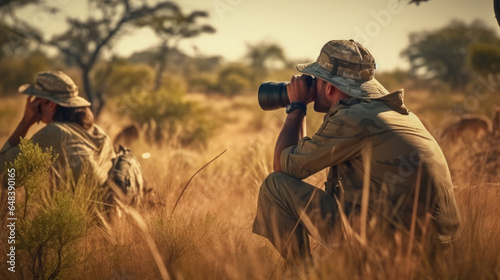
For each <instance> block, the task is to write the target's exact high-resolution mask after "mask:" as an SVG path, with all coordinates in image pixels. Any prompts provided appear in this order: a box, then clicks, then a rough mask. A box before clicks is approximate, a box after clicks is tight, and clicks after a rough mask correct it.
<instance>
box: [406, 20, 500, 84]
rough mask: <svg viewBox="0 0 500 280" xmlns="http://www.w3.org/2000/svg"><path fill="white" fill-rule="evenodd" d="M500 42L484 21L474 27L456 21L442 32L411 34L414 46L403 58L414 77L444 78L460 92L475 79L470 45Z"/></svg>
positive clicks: (409, 48) (439, 30) (442, 29)
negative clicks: (470, 56)
mask: <svg viewBox="0 0 500 280" xmlns="http://www.w3.org/2000/svg"><path fill="white" fill-rule="evenodd" d="M499 42H500V40H499V39H498V37H497V36H496V34H495V32H494V30H492V29H490V28H488V27H486V26H485V24H484V23H482V22H481V21H475V22H473V23H471V24H470V25H467V24H465V23H463V22H461V21H452V22H451V23H450V24H448V25H447V26H445V27H443V28H440V29H438V30H434V31H423V32H414V33H411V34H410V44H409V46H408V47H407V48H406V49H405V50H403V52H402V53H401V55H402V56H403V57H406V58H407V59H408V60H409V62H410V72H411V73H412V74H413V75H415V76H423V77H426V78H436V79H440V80H442V81H444V82H447V83H449V84H450V85H451V86H452V88H454V89H459V88H461V87H463V86H464V85H466V84H467V83H468V82H469V80H470V78H471V68H470V65H469V63H468V61H467V59H468V56H469V48H470V46H471V45H472V44H473V43H484V44H489V45H497V44H498V43H499Z"/></svg>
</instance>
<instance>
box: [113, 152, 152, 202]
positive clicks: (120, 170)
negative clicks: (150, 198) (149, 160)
mask: <svg viewBox="0 0 500 280" xmlns="http://www.w3.org/2000/svg"><path fill="white" fill-rule="evenodd" d="M108 182H110V183H111V184H108V186H109V187H110V189H111V190H110V191H111V193H112V194H111V196H112V197H114V196H115V195H116V196H117V198H118V199H120V200H121V201H122V202H125V201H127V202H128V203H129V204H137V203H140V202H141V201H142V200H143V198H144V194H145V189H146V188H145V185H146V182H145V181H144V178H143V177H142V171H141V164H140V163H139V161H138V160H137V159H136V158H135V157H134V156H133V155H132V153H131V152H130V149H128V148H126V147H123V146H122V145H120V146H119V147H118V151H117V152H116V158H115V159H114V160H113V166H112V167H111V170H110V171H109V178H108ZM113 193H114V194H115V195H113ZM123 200H125V201H123Z"/></svg>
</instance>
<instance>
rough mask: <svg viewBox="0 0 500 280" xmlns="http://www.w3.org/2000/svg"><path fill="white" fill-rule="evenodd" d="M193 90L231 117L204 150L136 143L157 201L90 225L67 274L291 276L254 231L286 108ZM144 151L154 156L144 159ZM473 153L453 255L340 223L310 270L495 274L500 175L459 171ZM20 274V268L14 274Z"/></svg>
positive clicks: (346, 275)
mask: <svg viewBox="0 0 500 280" xmlns="http://www.w3.org/2000/svg"><path fill="white" fill-rule="evenodd" d="M194 98H200V99H203V101H204V102H205V103H206V105H207V109H206V110H209V109H208V108H210V107H211V108H218V110H216V112H214V114H212V116H213V117H214V118H215V119H219V120H220V119H221V118H223V117H224V116H226V119H225V120H224V121H222V125H221V126H220V127H219V129H218V130H217V131H216V133H217V136H216V137H215V138H213V139H212V141H211V142H210V143H209V144H208V146H207V148H206V149H197V150H192V149H186V148H180V146H179V145H176V143H164V145H162V146H161V147H157V146H154V145H149V144H146V142H144V141H139V142H138V143H135V144H134V146H133V147H132V148H133V152H134V153H135V154H136V156H138V157H139V158H140V161H141V164H142V167H143V171H144V176H145V178H146V180H147V184H148V186H149V187H151V188H153V189H154V190H155V195H156V198H155V204H154V205H153V206H151V205H142V206H141V207H139V208H138V209H137V213H136V214H133V215H130V214H127V213H126V212H124V213H122V214H123V215H122V217H121V218H118V219H116V220H115V221H114V222H113V223H111V224H110V225H109V227H108V228H106V227H103V226H96V227H93V228H92V229H90V230H88V232H87V233H86V235H85V236H84V237H82V238H81V239H80V240H79V241H78V244H77V248H78V249H77V250H76V251H75V253H76V255H75V258H77V259H78V262H76V263H75V264H74V265H73V266H71V267H66V268H65V269H66V272H65V274H64V275H66V277H67V279H162V278H164V277H165V276H164V275H162V270H165V271H167V274H168V276H167V277H168V278H171V279H282V278H287V277H289V276H290V272H289V271H286V270H285V266H284V262H283V260H282V259H281V258H280V257H279V254H278V253H277V252H276V251H275V249H274V248H273V247H272V245H271V244H270V243H269V242H268V241H267V240H265V239H264V238H261V237H259V236H256V235H254V234H252V233H251V227H252V222H253V218H254V215H255V210H256V204H257V194H258V189H259V187H260V184H261V182H262V181H263V179H264V178H265V177H266V175H267V174H268V173H269V172H271V168H272V166H271V162H272V154H273V149H274V143H275V140H276V137H277V134H278V132H279V129H280V125H281V122H282V118H283V114H282V112H266V113H262V112H261V111H260V109H259V108H258V107H256V106H257V105H256V100H255V97H254V96H243V97H237V98H235V99H232V100H226V99H224V98H222V99H220V98H218V99H214V100H211V99H208V98H207V99H205V98H204V97H200V96H196V97H194ZM233 104H236V105H235V106H233ZM410 109H411V106H410ZM311 111H312V110H311ZM309 115H310V116H311V117H309V116H308V118H310V120H309V122H310V125H311V126H317V124H318V123H320V122H321V118H322V116H321V115H314V114H309ZM106 116H107V117H108V118H107V119H105V120H101V122H102V123H103V124H104V125H103V126H106V124H112V123H113V119H112V118H113V116H112V115H111V114H108V115H106ZM4 130H11V128H6V129H4ZM311 131H314V129H313V128H310V133H312V132H311ZM0 140H6V137H2V139H0ZM225 149H227V152H226V153H225V154H223V155H222V156H221V157H220V158H218V159H217V160H215V161H214V162H213V163H211V164H210V165H208V166H207V167H206V168H205V169H204V170H202V171H201V172H200V173H199V174H197V175H196V176H195V177H194V178H193V180H192V181H191V182H190V184H189V185H188V186H187V188H186V190H185V192H184V194H183V195H182V197H180V199H179V195H180V194H181V192H182V190H183V188H184V186H185V185H186V183H187V181H188V180H189V178H190V177H191V176H192V175H193V174H194V173H195V172H196V171H197V170H198V169H199V168H201V167H202V166H203V165H204V164H205V163H207V162H209V161H210V160H211V159H213V158H214V157H215V156H216V155H218V154H219V153H220V152H222V151H223V150H225ZM143 153H150V154H151V157H150V158H147V159H141V157H140V155H141V154H143ZM466 161H467V158H465V159H462V161H458V162H456V163H454V164H453V166H452V172H453V174H454V180H455V181H456V183H457V186H459V188H457V189H455V194H456V197H457V202H458V204H459V208H460V211H461V216H462V228H461V232H460V234H459V237H458V239H457V241H456V242H455V244H454V246H453V250H452V251H450V252H449V253H448V254H447V255H439V256H436V257H429V255H428V254H427V253H426V252H425V251H422V247H421V246H420V245H419V243H418V242H416V243H415V246H413V250H412V251H411V252H410V253H408V248H409V243H408V242H409V240H408V239H407V238H406V237H405V236H404V235H403V234H399V233H392V234H390V235H383V234H381V233H380V232H379V231H376V230H375V229H373V228H372V227H371V226H370V224H368V226H367V227H366V228H364V229H363V231H364V232H365V233H363V236H364V240H365V241H364V242H360V241H359V240H358V239H356V238H353V234H355V235H360V234H361V231H360V229H359V228H357V227H348V228H347V229H348V230H346V228H344V229H342V228H339V230H338V232H336V237H335V240H334V241H333V242H332V244H330V245H329V246H328V247H324V246H323V245H321V244H319V243H317V242H313V244H312V246H313V252H312V253H313V257H314V259H315V265H314V267H312V268H311V269H310V274H309V278H310V279H498V278H499V277H500V234H498V233H499V232H500V204H499V203H498V200H499V199H500V193H499V192H500V182H498V181H497V182H492V181H489V182H487V183H486V182H483V181H481V178H478V177H477V176H467V174H462V173H460V174H459V172H458V171H459V170H463V169H466V165H465V162H466ZM478 164H480V163H478ZM459 175H460V176H459ZM325 177H326V174H325V173H323V172H321V173H319V174H316V175H315V176H312V177H311V178H308V182H309V183H311V184H313V185H316V186H321V184H322V182H323V180H324V179H325ZM465 178H466V179H467V180H465ZM457 180H460V181H457ZM178 199H179V204H178V206H177V209H176V210H175V213H173V214H172V208H173V207H174V204H175V202H176V201H177V200H178ZM134 215H135V217H134ZM137 215H138V216H137ZM138 219H139V220H140V222H138ZM141 223H142V224H141ZM345 226H347V224H346V225H345ZM151 242H153V244H154V246H152V245H151ZM6 249H7V248H6V243H5V242H3V243H2V244H1V245H0V250H1V254H2V257H0V259H1V261H2V265H1V268H0V269H1V272H0V277H1V278H2V279H10V278H5V277H13V274H9V273H7V272H6V267H5V262H4V261H3V258H4V257H5V252H6V251H5V250H6ZM159 259H160V260H161V264H158V260H159ZM20 265H22V264H20ZM295 276H297V275H295ZM15 277H18V278H19V277H20V275H19V274H15V275H14V278H12V279H15ZM298 277H299V278H300V274H299V275H298Z"/></svg>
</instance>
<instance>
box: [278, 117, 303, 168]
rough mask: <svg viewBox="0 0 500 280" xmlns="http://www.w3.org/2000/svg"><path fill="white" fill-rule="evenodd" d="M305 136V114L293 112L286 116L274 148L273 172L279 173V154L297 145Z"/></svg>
mask: <svg viewBox="0 0 500 280" xmlns="http://www.w3.org/2000/svg"><path fill="white" fill-rule="evenodd" d="M304 136H306V114H305V112H304V111H302V110H294V111H293V112H291V113H290V114H288V115H287V116H286V120H285V124H284V125H283V128H282V129H281V132H280V135H279V136H278V141H276V147H275V148H274V172H281V152H283V150H284V149H286V148H288V147H290V146H293V145H297V143H299V140H300V139H302V138H303V137H304Z"/></svg>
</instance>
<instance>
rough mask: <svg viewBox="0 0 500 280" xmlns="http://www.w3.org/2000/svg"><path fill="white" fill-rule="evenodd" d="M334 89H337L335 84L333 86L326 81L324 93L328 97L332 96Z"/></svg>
mask: <svg viewBox="0 0 500 280" xmlns="http://www.w3.org/2000/svg"><path fill="white" fill-rule="evenodd" d="M336 90H337V88H335V86H333V85H332V84H330V83H326V94H327V95H328V96H329V97H331V96H333V94H334V93H335V91H336Z"/></svg>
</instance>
